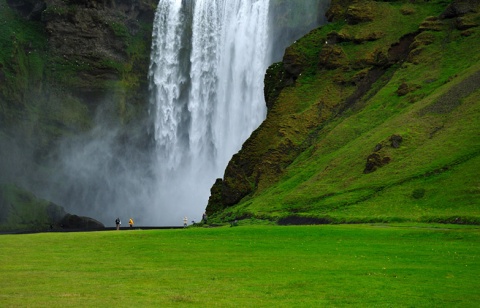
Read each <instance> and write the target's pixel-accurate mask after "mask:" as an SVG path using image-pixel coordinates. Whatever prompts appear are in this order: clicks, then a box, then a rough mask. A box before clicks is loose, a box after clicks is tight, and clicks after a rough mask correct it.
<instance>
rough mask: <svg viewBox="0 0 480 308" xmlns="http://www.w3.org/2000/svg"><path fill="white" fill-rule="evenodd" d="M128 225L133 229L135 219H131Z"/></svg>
mask: <svg viewBox="0 0 480 308" xmlns="http://www.w3.org/2000/svg"><path fill="white" fill-rule="evenodd" d="M128 224H129V225H130V228H133V219H132V218H130V220H129V221H128Z"/></svg>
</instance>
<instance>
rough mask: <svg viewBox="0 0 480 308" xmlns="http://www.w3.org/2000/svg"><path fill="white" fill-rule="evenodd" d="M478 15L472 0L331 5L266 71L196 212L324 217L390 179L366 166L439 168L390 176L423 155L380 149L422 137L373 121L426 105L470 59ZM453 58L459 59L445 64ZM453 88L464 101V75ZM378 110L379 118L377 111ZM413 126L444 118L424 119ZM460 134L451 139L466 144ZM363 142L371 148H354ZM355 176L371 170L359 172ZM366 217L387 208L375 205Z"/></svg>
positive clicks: (469, 90)
mask: <svg viewBox="0 0 480 308" xmlns="http://www.w3.org/2000/svg"><path fill="white" fill-rule="evenodd" d="M479 11H480V7H479V1H463V0H459V1H452V2H451V3H450V2H445V1H395V2H383V1H353V0H352V1H348V0H336V1H335V0H334V1H332V4H331V7H330V10H329V11H328V12H327V14H326V16H327V18H328V20H329V21H330V22H331V23H330V24H328V25H326V26H324V27H322V28H320V29H316V30H314V31H312V32H311V33H309V34H308V35H306V36H305V37H303V38H302V39H301V40H298V41H297V42H296V43H295V44H293V45H292V46H290V47H289V48H287V50H286V51H285V54H284V57H283V61H282V62H280V63H276V64H274V65H272V66H271V67H270V68H269V70H268V71H267V73H266V76H265V97H266V101H267V106H268V115H267V119H266V120H265V122H264V123H263V124H262V125H261V126H260V127H259V128H258V129H257V130H256V131H255V132H254V133H253V134H252V136H251V137H250V138H249V139H248V140H247V141H246V142H245V144H244V145H243V147H242V149H241V151H240V152H239V153H238V154H236V155H235V156H234V157H233V158H232V160H231V161H230V163H229V164H228V167H227V168H226V171H225V174H224V177H223V179H218V180H217V181H216V183H215V185H214V186H213V187H212V190H211V194H212V195H211V197H210V200H209V204H208V207H207V212H208V214H210V215H212V214H216V215H217V216H218V217H220V218H221V219H230V218H231V217H249V216H254V217H267V218H278V217H283V216H288V215H292V214H295V215H300V216H302V215H303V216H308V217H317V216H319V215H320V216H322V215H323V216H322V217H321V219H320V218H319V219H320V220H322V221H324V220H325V219H324V216H325V215H336V214H335V213H336V212H335V211H336V210H332V208H333V209H338V208H342V209H343V208H344V207H345V206H348V205H352V204H355V205H356V206H358V205H359V204H363V203H362V202H366V200H371V199H372V198H373V199H374V194H375V192H378V190H377V189H378V186H380V187H383V186H382V185H383V184H382V183H391V181H392V179H391V177H390V176H388V175H385V174H382V175H380V174H379V173H380V172H376V171H377V170H380V168H383V169H381V170H382V171H385V170H387V169H389V170H390V171H389V172H391V174H396V176H398V177H400V178H402V177H403V179H404V181H407V179H410V178H412V177H413V178H414V177H415V176H420V175H418V173H422V172H426V173H428V171H425V170H424V169H425V168H427V166H429V167H428V168H430V169H432V170H433V169H435V167H434V166H436V165H438V164H440V165H441V163H440V162H439V161H440V160H444V158H442V157H441V155H440V156H438V157H435V159H436V160H438V161H437V162H433V161H430V162H429V164H428V163H426V162H425V164H424V165H418V166H409V167H410V168H412V169H411V170H410V169H408V171H407V170H405V173H404V174H403V175H398V172H397V171H395V170H398V168H400V169H401V168H402V167H399V166H400V165H402V164H403V163H404V161H406V160H408V159H413V157H416V155H429V154H425V153H423V152H422V154H419V153H418V152H420V151H418V152H417V153H413V152H412V153H409V154H406V153H402V154H401V155H399V153H398V151H397V152H394V151H393V152H392V150H391V149H395V148H404V146H405V143H409V147H414V148H415V149H416V148H417V147H420V145H419V144H422V146H425V144H428V143H429V142H430V140H425V139H421V138H419V139H417V138H415V136H408V137H407V138H405V136H402V135H401V134H397V133H398V132H399V131H402V132H405V131H410V129H411V128H407V127H408V126H409V125H410V124H406V123H404V125H403V126H402V125H398V124H397V125H398V127H397V128H396V129H395V128H394V129H390V130H386V131H384V129H383V128H381V125H388V124H386V123H388V121H389V120H388V119H389V118H390V117H394V116H395V115H397V116H398V117H400V114H402V113H406V112H407V111H408V110H409V108H414V107H412V106H421V105H422V104H424V105H425V104H427V103H428V102H429V99H430V98H429V96H430V95H432V96H435V95H438V94H436V91H437V90H438V91H444V90H440V89H443V88H444V87H445V83H448V82H450V81H451V80H452V79H453V78H455V76H458V75H461V74H463V72H464V70H466V69H467V68H469V67H475V66H478V65H477V64H478V56H476V55H475V54H476V53H478V51H479V50H478V47H475V48H474V50H473V49H471V50H470V47H471V46H473V45H470V44H473V42H475V40H476V39H478V37H479V34H478V31H479V30H478V25H479V15H478V14H479ZM469 42H470V43H469ZM468 46H470V47H468ZM455 53H458V55H460V54H462V55H463V56H465V55H467V56H466V57H467V58H469V60H466V59H465V58H463V59H457V60H458V61H457V60H454V59H453V58H452V56H453V54H455ZM439 63H442V64H439ZM439 66H440V67H442V68H439ZM428 75H431V76H430V77H427V76H428ZM475 76H476V75H474V77H472V78H473V80H475ZM467 79H468V78H467ZM462 89H463V90H462V91H465V92H464V97H471V95H473V96H474V97H475V95H476V94H474V93H475V91H477V89H478V86H473V84H472V83H471V82H469V81H465V83H464V84H463V87H462ZM477 97H478V96H477ZM376 104H377V107H372V106H373V105H376ZM378 106H382V107H378ZM455 106H458V104H457V105H455ZM378 108H383V109H384V110H385V111H384V113H383V114H381V115H380V114H378V112H379V109H378ZM417 108H420V107H417ZM431 108H433V109H435V108H434V107H431ZM454 108H455V107H452V108H451V109H449V110H450V111H451V110H453V109H454ZM427 109H428V108H427ZM433 109H432V110H433ZM423 110H425V109H423ZM425 114H428V112H427V113H423V115H425ZM437 120H438V119H437ZM417 121H420V122H422V123H424V125H426V126H429V125H432V126H435V127H436V125H439V126H438V127H443V126H442V125H446V124H442V125H440V124H438V123H437V124H434V123H433V122H435V121H433V122H432V120H431V119H430V118H428V117H427V116H425V117H424V118H420V119H417ZM445 121H447V120H445ZM361 123H363V124H361ZM412 125H413V124H412ZM423 129H426V128H423ZM439 129H440V128H439ZM419 130H421V129H420V128H419ZM440 130H441V129H440ZM436 132H437V131H436ZM436 132H430V133H427V132H424V133H425V134H436ZM382 134H383V135H382ZM419 134H420V133H419ZM378 135H380V136H381V137H379V136H378ZM365 136H376V138H378V139H377V141H372V140H370V139H368V140H365V139H362V138H364V137H365ZM432 136H433V135H432ZM471 137H472V136H469V137H468V138H471ZM432 138H433V137H432ZM445 138H447V137H445ZM468 138H467V137H465V138H464V140H463V141H464V142H465V143H466V144H465V145H466V146H468V147H469V146H470V145H469V144H468V142H472V141H471V140H472V139H468ZM420 139H421V140H422V141H420ZM468 140H470V141H468ZM359 142H360V143H361V142H363V144H364V145H359ZM372 142H373V143H374V144H372V145H371V148H372V149H373V150H370V151H369V150H366V149H364V148H363V147H364V146H365V143H372ZM422 142H423V143H422ZM412 143H414V144H415V146H413V145H412ZM353 144H356V147H353ZM375 144H376V146H375ZM436 146H437V147H443V146H442V145H441V144H438V145H436ZM366 147H367V148H368V147H369V146H368V145H367V146H366ZM474 148H475V150H472V151H473V152H474V153H477V154H471V153H470V154H466V153H463V154H459V153H457V154H455V155H454V156H455V157H457V158H458V157H460V156H462V155H465V156H468V157H470V156H469V155H473V156H475V155H478V150H479V149H478V146H477V145H475V146H474ZM346 153H348V154H346ZM345 155H347V156H345ZM417 158H418V157H417ZM418 159H419V160H422V159H420V158H418ZM458 159H460V158H458ZM352 160H353V161H352ZM447 160H448V159H447ZM402 161H403V162H402ZM384 166H387V167H384ZM402 166H403V165H402ZM396 168H397V169H396ZM428 168H427V169H428ZM356 169H359V171H360V172H358V173H357V172H356ZM421 170H423V171H421ZM362 174H372V175H371V177H370V179H367V177H368V176H366V175H362ZM428 174H429V173H428ZM427 177H428V176H427ZM397 180H398V181H399V182H401V181H402V180H399V179H397ZM369 181H371V182H369ZM373 182H375V183H377V184H375V185H373V184H372V183H373ZM371 186H372V187H371ZM399 186H400V183H399ZM360 191H362V192H360ZM368 191H370V192H371V193H369V192H368ZM354 192H355V194H358V196H352V194H354ZM472 198H474V196H470V197H469V198H467V199H466V200H465V201H464V202H465V204H468V203H469V202H471V200H472ZM334 199H335V200H334ZM373 199H372V200H373ZM346 200H347V201H346ZM468 200H470V201H468ZM402 202H405V203H408V202H409V200H408V198H406V199H405V200H402ZM429 202H434V201H433V200H430V201H429ZM427 203H428V202H427ZM428 204H429V206H432V205H431V203H428ZM236 205H237V206H236ZM345 211H346V210H345ZM342 215H343V214H342ZM345 215H347V216H348V215H350V214H348V213H347V214H345ZM351 215H353V214H351ZM375 215H384V216H388V215H395V214H394V213H390V214H389V213H388V211H387V210H385V209H383V210H379V211H378V212H376V213H375ZM402 215H403V214H402ZM339 219H340V220H341V219H344V218H339ZM402 219H403V218H402ZM327 220H328V221H331V219H330V218H329V219H327Z"/></svg>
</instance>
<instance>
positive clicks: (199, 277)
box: [0, 224, 480, 307]
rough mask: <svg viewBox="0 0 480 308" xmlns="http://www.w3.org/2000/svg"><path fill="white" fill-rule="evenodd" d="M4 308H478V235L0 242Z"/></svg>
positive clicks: (340, 228) (432, 232) (427, 232)
mask: <svg viewBox="0 0 480 308" xmlns="http://www.w3.org/2000/svg"><path fill="white" fill-rule="evenodd" d="M0 247H1V249H0V270H1V273H2V278H1V280H0V281H1V282H0V290H1V292H0V307H52V306H54V307H64V306H70V307H80V306H82V307H106V306H115V307H127V306H128V307H153V306H155V307H213V306H216V307H342V306H356V307H475V306H477V305H478V302H479V301H480V291H479V290H480V282H479V280H478V277H479V274H480V263H479V258H480V229H479V228H478V227H462V226H451V225H419V224H416V225H335V226H332V225H325V226H288V227H280V226H269V225H265V226H242V225H241V226H238V227H233V228H230V227H219V228H187V229H180V230H132V231H104V232H88V233H81V232H79V233H38V234H23V235H2V236H0Z"/></svg>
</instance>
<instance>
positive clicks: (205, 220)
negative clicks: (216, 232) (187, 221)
mask: <svg viewBox="0 0 480 308" xmlns="http://www.w3.org/2000/svg"><path fill="white" fill-rule="evenodd" d="M207 220H208V217H207V212H203V215H202V222H203V223H204V224H206V223H207Z"/></svg>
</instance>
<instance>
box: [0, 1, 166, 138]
mask: <svg viewBox="0 0 480 308" xmlns="http://www.w3.org/2000/svg"><path fill="white" fill-rule="evenodd" d="M7 5H8V6H7ZM155 6H156V1H151V0H142V1H122V0H111V1H96V0H85V1H68V2H66V1H60V0H46V1H43V0H29V1H14V0H8V1H6V4H5V3H3V4H2V8H1V9H2V11H3V13H2V14H3V15H4V20H5V21H4V27H3V29H2V36H1V37H0V38H2V45H3V46H5V48H3V50H2V53H1V54H0V76H2V79H3V81H4V84H3V85H2V86H1V87H0V88H1V89H0V90H1V91H0V99H1V100H2V105H3V106H4V109H3V112H2V113H1V118H2V120H3V121H2V122H3V124H7V125H10V126H12V125H15V124H16V123H17V122H18V119H19V118H21V117H22V116H19V115H20V114H23V116H29V114H28V111H27V110H26V109H28V108H26V106H27V105H29V106H31V105H32V100H35V101H36V102H35V103H33V104H37V106H38V107H39V109H40V111H41V110H45V109H48V108H50V107H51V106H52V105H53V104H55V105H56V106H57V107H56V108H57V109H58V107H59V106H65V110H64V112H62V114H59V115H56V116H55V120H56V121H57V122H59V123H62V124H63V125H65V126H67V127H69V128H70V129H74V130H76V129H84V128H85V127H88V125H89V124H88V122H89V121H90V119H89V115H90V114H91V113H92V112H94V110H95V108H96V106H98V105H99V104H100V103H102V100H106V99H111V100H114V101H115V102H116V103H115V106H113V109H114V110H115V111H116V112H117V115H118V117H119V118H120V119H122V120H127V121H128V120H129V119H130V118H131V117H133V116H135V114H136V113H138V112H139V109H141V107H139V105H145V102H146V90H147V78H146V76H147V72H148V64H149V51H150V44H151V29H152V24H153V18H154V12H155ZM12 42H13V44H12ZM8 44H10V45H8ZM19 80H22V81H19ZM47 101H48V102H47ZM49 102H51V103H49ZM68 104H70V105H76V107H73V108H70V107H72V106H67V105H68ZM26 113H27V114H26ZM65 113H68V115H67V114H65ZM37 115H38V114H37ZM42 116H52V114H51V113H50V115H46V114H43V115H42V114H41V112H40V117H42ZM66 116H70V118H74V119H73V120H74V121H72V119H65V118H64V117H66ZM75 122H76V123H75ZM72 125H73V126H72Z"/></svg>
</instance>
